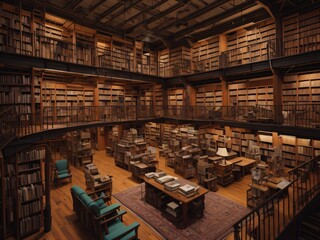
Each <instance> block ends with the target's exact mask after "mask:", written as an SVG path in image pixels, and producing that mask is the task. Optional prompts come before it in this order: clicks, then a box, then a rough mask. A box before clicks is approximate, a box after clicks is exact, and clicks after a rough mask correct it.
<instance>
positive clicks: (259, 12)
mask: <svg viewBox="0 0 320 240" xmlns="http://www.w3.org/2000/svg"><path fill="white" fill-rule="evenodd" d="M8 2H11V3H12V2H15V3H16V4H22V5H24V6H25V7H29V8H30V7H33V8H37V9H40V10H41V9H42V10H43V11H45V12H48V13H51V14H54V15H58V16H60V17H63V18H66V19H69V20H71V21H74V22H78V23H79V24H84V25H86V26H89V27H94V28H96V29H98V30H100V31H104V32H109V33H111V34H117V35H119V36H122V37H126V38H130V39H135V40H139V41H144V42H148V43H150V44H151V45H154V46H157V45H158V46H160V45H167V44H171V45H172V44H173V45H182V44H186V43H187V44H188V43H190V42H195V41H198V40H201V39H205V38H207V37H210V36H212V35H215V34H220V33H224V32H228V31H232V30H234V29H237V28H239V27H240V26H248V25H250V24H251V25H252V24H254V23H257V22H259V21H262V20H265V19H268V18H270V17H275V16H274V15H278V16H280V15H284V14H286V13H287V12H292V11H300V10H301V9H302V8H303V7H306V6H309V7H310V6H312V5H313V4H316V3H317V2H319V1H318V0H275V1H269V0H71V1H69V0H46V1H42V0H23V1H22V0H15V1H8Z"/></svg>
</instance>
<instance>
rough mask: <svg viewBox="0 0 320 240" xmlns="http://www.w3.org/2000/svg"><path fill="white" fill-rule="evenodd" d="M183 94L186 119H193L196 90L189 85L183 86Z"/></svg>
mask: <svg viewBox="0 0 320 240" xmlns="http://www.w3.org/2000/svg"><path fill="white" fill-rule="evenodd" d="M185 89H186V90H185V91H184V92H185V94H184V97H185V99H186V103H185V105H186V108H187V109H186V110H187V111H186V114H187V117H189V118H191V119H193V118H194V117H195V116H196V115H195V114H196V109H195V106H196V90H195V88H194V87H193V86H191V85H190V84H185Z"/></svg>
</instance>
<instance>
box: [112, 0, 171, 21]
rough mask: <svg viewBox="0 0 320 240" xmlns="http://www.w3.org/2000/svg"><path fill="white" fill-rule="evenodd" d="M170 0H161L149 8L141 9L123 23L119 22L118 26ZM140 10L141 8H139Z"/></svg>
mask: <svg viewBox="0 0 320 240" xmlns="http://www.w3.org/2000/svg"><path fill="white" fill-rule="evenodd" d="M167 1H168V0H161V1H160V2H157V3H156V4H155V5H152V6H149V7H148V8H146V9H144V10H141V12H139V13H137V14H136V15H134V16H132V17H130V18H128V19H126V20H125V21H124V22H123V23H121V24H118V25H117V27H119V26H123V25H124V24H126V23H127V22H130V21H132V20H133V19H135V18H137V17H138V16H139V15H141V14H142V13H148V12H149V11H151V10H154V9H156V8H157V7H159V6H161V5H162V4H164V3H165V2H167ZM139 10H140V9H139Z"/></svg>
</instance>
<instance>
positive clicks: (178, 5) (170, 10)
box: [126, 3, 184, 34]
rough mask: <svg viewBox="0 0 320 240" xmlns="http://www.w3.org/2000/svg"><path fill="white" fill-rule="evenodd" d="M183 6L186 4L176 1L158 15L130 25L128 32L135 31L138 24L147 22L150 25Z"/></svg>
mask: <svg viewBox="0 0 320 240" xmlns="http://www.w3.org/2000/svg"><path fill="white" fill-rule="evenodd" d="M182 6H184V4H182V3H176V4H175V5H173V6H171V7H169V8H167V9H166V10H164V11H163V12H161V13H159V14H157V15H156V16H153V17H151V18H148V19H147V20H146V21H144V20H143V21H141V22H139V23H137V24H136V25H134V26H132V27H130V28H129V29H127V30H126V34H129V33H131V32H133V31H134V30H135V29H136V28H137V27H138V26H140V25H142V24H147V25H148V24H150V23H152V22H154V21H156V20H159V19H160V18H162V17H164V16H166V15H168V14H169V13H171V12H174V11H176V10H178V9H179V8H180V7H182Z"/></svg>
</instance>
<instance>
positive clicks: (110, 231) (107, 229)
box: [100, 215, 140, 240]
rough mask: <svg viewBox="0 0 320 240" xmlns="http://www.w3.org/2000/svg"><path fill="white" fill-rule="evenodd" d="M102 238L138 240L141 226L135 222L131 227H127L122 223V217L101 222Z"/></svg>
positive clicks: (107, 239) (105, 239)
mask: <svg viewBox="0 0 320 240" xmlns="http://www.w3.org/2000/svg"><path fill="white" fill-rule="evenodd" d="M101 225H102V226H103V227H102V231H101V233H102V236H101V237H100V239H101V240H133V239H135V240H137V239H139V238H138V228H139V226H140V224H139V223H138V222H133V223H132V224H130V225H126V224H124V223H123V221H122V216H120V215H119V216H114V217H112V218H109V219H107V220H105V221H102V222H101Z"/></svg>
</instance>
